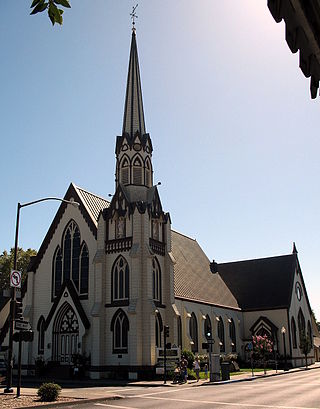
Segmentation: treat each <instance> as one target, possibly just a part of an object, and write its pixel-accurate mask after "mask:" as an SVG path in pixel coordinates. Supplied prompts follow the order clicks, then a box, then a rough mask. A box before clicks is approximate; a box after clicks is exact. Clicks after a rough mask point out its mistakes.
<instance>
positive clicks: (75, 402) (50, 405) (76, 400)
mask: <svg viewBox="0 0 320 409" xmlns="http://www.w3.org/2000/svg"><path fill="white" fill-rule="evenodd" d="M71 399H74V400H70V401H68V402H57V401H55V402H50V403H47V404H46V403H44V404H41V405H34V406H19V407H18V408H17V409H36V408H38V409H39V408H56V407H57V406H59V407H60V406H69V405H82V404H85V403H90V402H99V401H102V400H119V399H122V396H118V395H111V396H105V397H100V398H91V399H85V398H71Z"/></svg>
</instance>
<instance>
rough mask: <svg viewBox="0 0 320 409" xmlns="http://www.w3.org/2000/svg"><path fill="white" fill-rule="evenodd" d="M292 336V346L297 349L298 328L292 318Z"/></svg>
mask: <svg viewBox="0 0 320 409" xmlns="http://www.w3.org/2000/svg"><path fill="white" fill-rule="evenodd" d="M291 335H292V346H293V348H297V327H296V322H295V319H294V318H293V317H292V318H291Z"/></svg>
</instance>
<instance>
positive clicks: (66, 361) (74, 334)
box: [52, 302, 79, 365]
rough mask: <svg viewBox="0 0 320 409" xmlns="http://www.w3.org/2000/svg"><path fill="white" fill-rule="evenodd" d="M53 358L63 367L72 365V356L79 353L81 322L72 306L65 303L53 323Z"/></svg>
mask: <svg viewBox="0 0 320 409" xmlns="http://www.w3.org/2000/svg"><path fill="white" fill-rule="evenodd" d="M52 341H53V348H52V358H53V360H54V361H55V362H60V364H61V365H70V364H71V363H72V355H73V354H76V353H77V352H78V344H79V321H78V317H77V314H76V313H75V311H74V309H73V308H72V306H71V305H70V304H69V303H68V302H65V303H64V304H63V305H62V306H61V307H60V310H59V311H58V313H57V315H56V318H55V320H54V323H53V332H52Z"/></svg>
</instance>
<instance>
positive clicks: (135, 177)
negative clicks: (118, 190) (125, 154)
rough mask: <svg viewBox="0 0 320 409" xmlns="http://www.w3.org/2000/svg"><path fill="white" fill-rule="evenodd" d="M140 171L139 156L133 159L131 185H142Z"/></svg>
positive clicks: (141, 168)
mask: <svg viewBox="0 0 320 409" xmlns="http://www.w3.org/2000/svg"><path fill="white" fill-rule="evenodd" d="M142 171H143V167H142V161H141V159H140V158H139V156H136V157H135V158H134V159H133V167H132V184H133V185H142V184H143V182H142V181H143V179H142Z"/></svg>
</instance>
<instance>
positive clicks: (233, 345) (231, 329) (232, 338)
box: [229, 318, 237, 352]
mask: <svg viewBox="0 0 320 409" xmlns="http://www.w3.org/2000/svg"><path fill="white" fill-rule="evenodd" d="M229 337H230V341H231V351H232V352H236V351H237V337H236V326H235V325H234V321H233V319H232V318H230V319H229Z"/></svg>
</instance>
